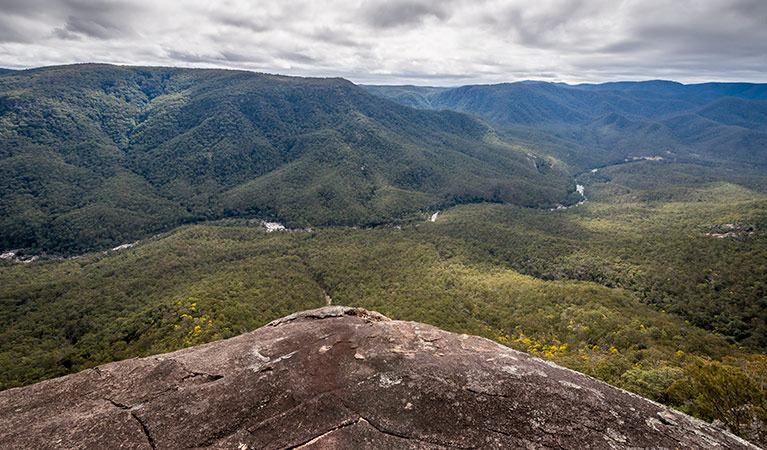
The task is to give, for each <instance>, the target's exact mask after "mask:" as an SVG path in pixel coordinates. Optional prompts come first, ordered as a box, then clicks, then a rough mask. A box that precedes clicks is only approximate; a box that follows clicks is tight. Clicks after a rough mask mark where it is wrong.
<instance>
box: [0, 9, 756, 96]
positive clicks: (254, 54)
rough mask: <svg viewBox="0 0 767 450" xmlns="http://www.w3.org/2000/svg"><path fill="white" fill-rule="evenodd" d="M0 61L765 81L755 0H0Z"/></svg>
mask: <svg viewBox="0 0 767 450" xmlns="http://www.w3.org/2000/svg"><path fill="white" fill-rule="evenodd" d="M0 13H1V14H0V66H2V67H10V68H25V67H36V66H44V65H52V64H65V63H74V62H108V63H117V64H130V65H142V64H143V65H166V66H183V67H225V68H239V69H248V70H256V71H262V72H272V73H283V74H289V75H302V76H342V77H346V78H349V79H351V80H353V81H356V82H361V83H382V84H404V83H413V84H428V85H459V84H469V83H494V82H500V81H516V80H522V79H543V80H551V81H565V82H583V81H587V82H600V81H614V80H627V79H632V80H639V79H653V78H663V79H673V80H677V81H682V82H700V81H711V80H717V81H757V82H767V26H765V24H767V2H765V1H764V0H677V1H673V2H669V1H667V0H536V1H535V2H530V1H526V0H504V1H496V0H443V1H439V2H437V1H429V0H392V1H373V0H324V1H320V0H298V1H290V2H287V1H284V0H259V1H258V2H253V1H250V0H222V1H219V2H209V1H203V0H179V1H173V2H162V1H157V0H0Z"/></svg>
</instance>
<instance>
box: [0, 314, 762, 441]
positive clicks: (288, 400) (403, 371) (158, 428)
mask: <svg viewBox="0 0 767 450" xmlns="http://www.w3.org/2000/svg"><path fill="white" fill-rule="evenodd" d="M0 417H2V418H3V420H2V421H0V442H2V446H3V448H8V449H28V448H83V449H85V448H87V449H102V448H103V449H112V448H118V447H119V448H137V449H138V448H147V449H179V448H232V449H240V450H242V449H292V448H306V449H360V448H370V449H394V448H424V449H438V448H528V449H539V448H540V449H543V448H557V449H563V448H564V449H571V448H578V449H618V448H669V449H674V448H685V449H696V448H699V449H704V448H705V449H709V448H727V449H748V448H756V447H754V446H752V445H750V444H748V443H746V442H744V441H742V440H740V439H738V438H736V437H734V436H733V435H731V434H729V433H727V432H725V431H722V430H720V429H718V428H716V427H713V426H711V425H708V424H706V423H703V422H700V421H698V420H695V419H692V418H690V417H688V416H686V415H684V414H681V413H679V412H676V411H674V410H671V409H669V408H666V407H664V406H661V405H658V404H656V403H653V402H651V401H648V400H646V399H643V398H641V397H638V396H636V395H633V394H630V393H628V392H626V391H622V390H620V389H617V388H614V387H611V386H609V385H607V384H604V383H602V382H599V381H596V380H594V379H592V378H589V377H587V376H585V375H582V374H579V373H576V372H573V371H571V370H568V369H564V368H562V367H559V366H556V365H554V364H550V363H546V362H544V361H542V360H540V359H537V358H534V357H531V356H529V355H526V354H523V353H519V352H516V351H514V350H510V349H508V348H506V347H503V346H500V345H499V344H496V343H494V342H492V341H489V340H487V339H483V338H479V337H471V336H467V335H458V334H453V333H448V332H445V331H442V330H439V329H437V328H435V327H432V326H429V325H424V324H419V323H414V322H400V321H391V320H389V319H387V318H386V317H384V316H382V315H380V314H378V313H374V312H368V311H366V310H363V309H358V308H346V307H340V306H329V307H325V308H321V309H317V310H312V311H306V312H302V313H297V314H294V315H291V316H288V317H285V318H283V319H280V320H277V321H275V322H272V323H271V324H269V325H267V326H265V327H262V328H259V329H257V330H255V331H253V332H252V333H248V334H243V335H240V336H238V337H235V338H232V339H228V340H225V341H218V342H214V343H210V344H207V345H203V346H200V347H193V348H188V349H185V350H181V351H177V352H174V353H169V354H165V355H162V356H154V357H150V358H143V359H131V360H126V361H121V362H116V363H111V364H107V365H103V366H99V367H96V368H93V369H90V370H86V371H84V372H80V373H78V374H75V375H69V376H66V377H63V378H58V379H54V380H50V381H45V382H42V383H38V384H35V385H32V386H27V387H23V388H16V389H11V390H8V391H4V392H0Z"/></svg>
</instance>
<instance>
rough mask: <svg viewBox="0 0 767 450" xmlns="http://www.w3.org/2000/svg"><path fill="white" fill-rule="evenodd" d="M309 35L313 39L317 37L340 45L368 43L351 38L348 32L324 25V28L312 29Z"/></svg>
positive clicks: (348, 45) (359, 45) (353, 45)
mask: <svg viewBox="0 0 767 450" xmlns="http://www.w3.org/2000/svg"><path fill="white" fill-rule="evenodd" d="M308 37H311V38H313V39H316V40H319V41H322V42H327V43H330V44H334V45H340V46H344V47H362V46H367V45H366V44H362V43H361V42H358V41H355V40H352V39H350V38H349V37H348V35H347V33H344V32H343V31H337V30H334V29H331V28H329V27H322V28H319V29H316V30H314V31H312V32H311V33H309V34H308Z"/></svg>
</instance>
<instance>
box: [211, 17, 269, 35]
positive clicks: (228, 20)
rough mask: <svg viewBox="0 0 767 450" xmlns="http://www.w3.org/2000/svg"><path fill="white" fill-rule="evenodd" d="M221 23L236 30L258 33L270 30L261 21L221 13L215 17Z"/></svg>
mask: <svg viewBox="0 0 767 450" xmlns="http://www.w3.org/2000/svg"><path fill="white" fill-rule="evenodd" d="M214 19H215V20H217V21H218V22H219V23H222V24H224V25H229V26H232V27H236V28H243V29H246V30H250V31H253V32H256V33H260V32H263V31H267V30H269V29H270V27H269V26H267V25H266V24H265V23H263V22H262V21H260V20H257V19H255V18H251V17H241V16H237V15H234V14H222V13H219V14H217V15H216V16H215V17H214Z"/></svg>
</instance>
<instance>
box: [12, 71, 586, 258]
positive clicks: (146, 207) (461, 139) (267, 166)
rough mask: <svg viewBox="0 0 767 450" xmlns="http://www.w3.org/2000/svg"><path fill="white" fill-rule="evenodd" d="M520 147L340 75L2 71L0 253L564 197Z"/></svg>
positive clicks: (563, 181) (474, 123)
mask: <svg viewBox="0 0 767 450" xmlns="http://www.w3.org/2000/svg"><path fill="white" fill-rule="evenodd" d="M528 153H529V151H523V150H520V149H518V148H515V147H512V146H510V145H509V144H507V143H505V142H503V141H502V140H500V139H498V137H497V136H496V135H495V133H494V131H493V130H492V128H491V127H490V126H488V125H487V124H486V123H484V122H483V121H481V120H479V119H476V118H474V117H471V116H468V115H464V114H460V113H455V112H436V111H421V110H415V109H411V108H407V107H403V106H402V105H400V104H397V103H395V102H390V101H388V100H383V99H380V98H379V97H376V96H373V95H371V94H369V93H367V92H366V91H364V90H363V89H361V88H359V87H357V86H356V85H354V84H352V83H351V82H349V81H347V80H343V79H339V78H326V79H312V78H296V77H286V76H278V75H267V74H258V73H253V72H245V71H231V70H229V71H227V70H217V69H176V68H152V67H148V68H142V67H123V66H111V65H76V66H54V67H49V68H39V69H33V70H29V71H14V72H13V73H9V74H7V76H3V77H2V79H0V168H2V169H3V170H4V171H5V172H6V173H7V174H8V175H7V176H6V177H5V179H4V183H3V184H2V185H0V193H2V198H3V200H2V201H0V213H1V216H2V219H3V220H2V223H0V225H2V226H3V228H4V229H5V230H6V233H4V234H3V236H2V240H1V241H0V248H3V249H16V248H32V249H37V250H44V251H53V252H62V253H72V252H75V253H76V252H81V251H87V250H93V249H100V248H108V247H110V246H114V245H117V244H121V243H123V242H126V241H132V240H135V239H137V238H140V237H144V236H147V235H151V234H153V233H156V232H158V231H162V230H167V229H169V228H171V227H173V226H177V225H181V224H183V223H188V222H198V221H202V220H211V219H220V218H225V217H232V216H235V217H259V218H263V219H277V220H280V221H284V222H286V223H287V224H288V225H291V226H302V227H303V226H308V225H315V226H316V225H367V224H376V223H387V222H391V221H393V220H402V219H407V218H408V217H413V216H414V215H418V214H419V213H421V212H422V211H424V210H428V209H433V208H438V207H440V206H443V205H450V204H456V203H465V202H474V201H500V202H510V203H517V204H525V205H529V206H533V205H540V206H544V207H545V206H550V205H553V204H557V203H563V202H566V198H567V195H568V193H572V192H573V190H574V184H573V182H572V180H571V179H570V178H569V176H568V174H567V173H566V172H565V171H564V170H561V168H558V167H556V162H554V161H550V162H546V161H544V160H543V159H541V164H539V165H538V166H537V167H533V165H531V164H530V163H529V157H528V155H527V154H528ZM40 167H45V168H46V169H45V173H44V174H43V173H41V171H40V170H39V168H40ZM96 222H101V223H102V227H101V229H100V230H99V231H94V230H93V229H92V228H93V227H92V226H90V225H92V224H93V223H96Z"/></svg>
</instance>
